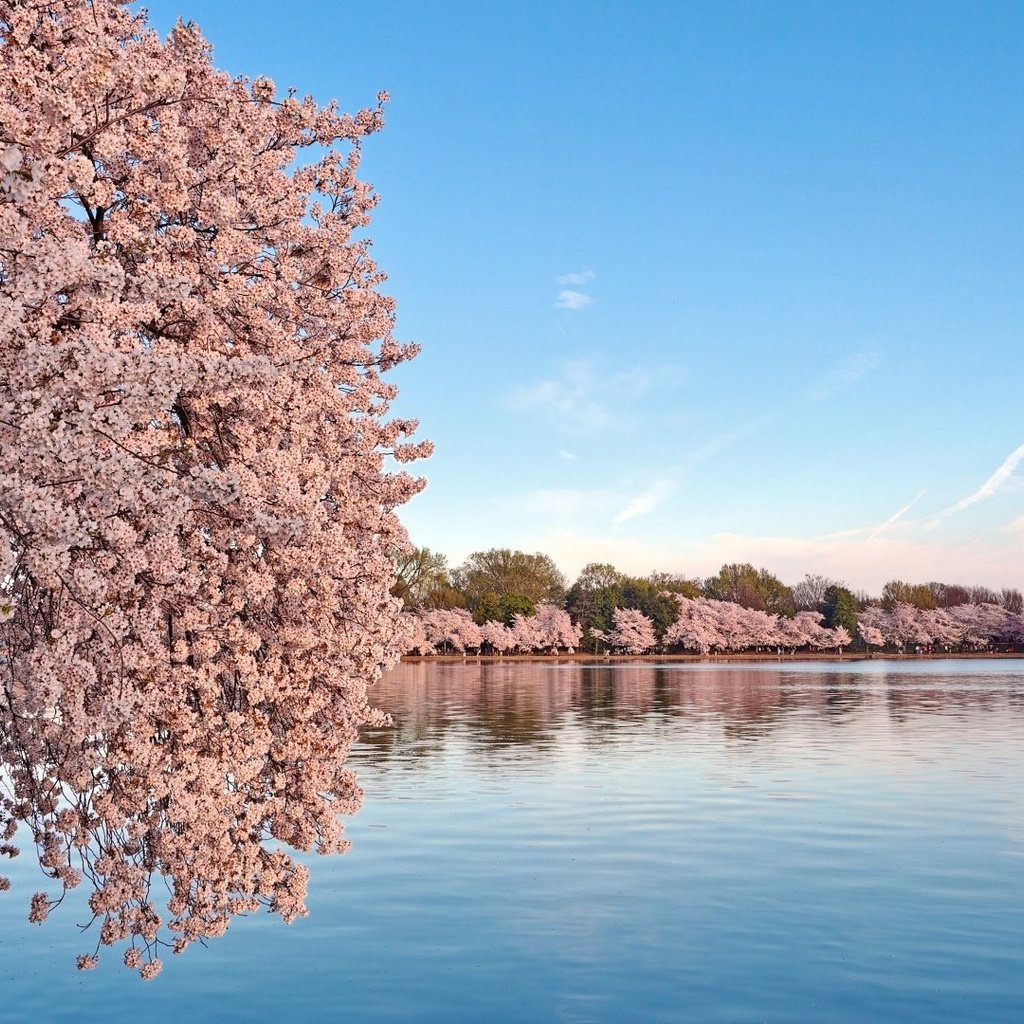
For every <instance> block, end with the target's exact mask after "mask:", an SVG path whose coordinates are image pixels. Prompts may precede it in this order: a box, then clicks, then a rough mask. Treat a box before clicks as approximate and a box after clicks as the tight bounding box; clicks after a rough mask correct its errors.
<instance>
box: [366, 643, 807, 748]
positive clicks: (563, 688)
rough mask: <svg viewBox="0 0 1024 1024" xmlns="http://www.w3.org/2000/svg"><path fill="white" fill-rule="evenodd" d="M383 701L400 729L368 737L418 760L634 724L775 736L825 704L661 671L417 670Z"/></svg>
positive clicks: (725, 678) (600, 734) (693, 673)
mask: <svg viewBox="0 0 1024 1024" xmlns="http://www.w3.org/2000/svg"><path fill="white" fill-rule="evenodd" d="M373 699H374V701H375V702H378V703H379V704H380V706H381V707H382V708H384V709H385V710H387V711H388V712H390V713H391V714H392V715H393V716H394V719H395V728H394V729H393V730H390V731H387V732H380V731H375V732H372V733H367V735H366V736H365V739H366V742H367V743H368V744H369V745H372V746H373V747H375V748H377V749H378V750H379V751H381V752H382V753H384V755H385V756H387V755H388V754H390V753H391V752H397V751H401V753H402V755H403V757H409V756H412V757H415V756H416V755H418V754H419V755H426V754H431V753H435V752H437V751H439V750H440V749H441V747H442V746H443V744H444V741H445V737H446V735H447V734H448V733H449V732H450V731H451V730H452V729H455V728H457V729H459V730H462V731H463V732H464V733H465V734H466V735H467V736H468V737H469V739H470V740H471V741H472V742H474V743H477V744H481V745H485V746H507V745H510V744H529V745H534V746H538V745H543V744H546V743H549V742H551V741H552V739H553V737H554V735H555V734H556V733H557V732H558V731H559V729H561V728H563V727H565V726H568V725H572V726H574V727H577V728H580V729H582V738H583V740H584V741H585V742H605V741H607V740H609V739H610V738H611V737H612V736H613V734H614V733H615V731H616V729H617V728H618V727H619V726H621V725H622V724H624V723H629V722H637V723H640V722H652V721H653V722H654V723H673V724H675V725H676V726H678V725H680V724H684V725H685V724H696V723H697V722H699V721H711V722H715V723H717V724H719V725H720V726H721V728H722V729H723V731H724V732H725V734H726V735H728V736H731V737H735V738H743V739H749V738H757V737H758V736H762V735H767V734H768V733H770V732H771V731H772V729H773V728H774V727H775V726H776V724H777V723H778V722H779V721H780V720H781V719H782V718H783V717H784V716H785V715H786V714H787V713H788V712H789V711H790V710H791V709H792V708H794V707H796V706H804V705H806V704H807V703H808V702H809V701H815V700H816V701H818V702H819V703H821V704H822V706H823V709H824V703H825V701H824V697H823V696H822V695H821V694H820V692H819V693H817V694H816V695H815V694H813V693H812V694H808V693H799V692H797V691H795V690H794V689H793V688H792V687H787V686H783V685H780V683H779V681H778V677H776V676H773V675H771V674H768V673H764V672H754V671H750V670H747V669H743V668H737V669H735V670H728V669H726V670H705V671H702V670H692V669H691V670H686V671H679V670H676V669H670V668H666V667H664V666H655V665H615V666H607V665H571V664H570V665H565V664H563V665H557V666H551V665H530V664H528V663H511V664H502V663H500V662H498V663H495V662H483V663H479V662H478V663H473V662H467V663H464V664H436V663H435V664H431V663H423V662H410V663H407V664H404V665H402V666H400V667H399V668H398V669H396V670H395V671H394V672H393V673H391V674H390V675H389V676H388V677H387V678H386V679H384V680H382V681H381V683H379V684H378V685H377V687H376V688H375V690H374V692H373Z"/></svg>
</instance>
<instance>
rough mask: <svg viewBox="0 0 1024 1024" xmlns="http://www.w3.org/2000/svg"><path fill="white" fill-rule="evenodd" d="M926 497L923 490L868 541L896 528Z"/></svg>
mask: <svg viewBox="0 0 1024 1024" xmlns="http://www.w3.org/2000/svg"><path fill="white" fill-rule="evenodd" d="M924 495H925V492H924V491H923V490H921V491H918V492H917V494H916V495H915V496H914V498H913V499H912V500H911V501H910V502H908V503H907V504H906V505H904V506H903V508H901V509H900V510H899V511H898V512H895V513H893V514H892V515H891V516H889V518H888V519H886V521H885V522H884V523H882V524H881V525H880V526H876V527H875V529H874V530H873V531H872V532H871V533H870V534H869V535H868V538H867V539H868V540H869V541H870V540H874V539H875V538H876V537H877V536H878V535H879V534H880V533H885V531H886V530H888V529H889V528H890V527H891V526H895V525H896V523H897V522H899V520H900V519H902V518H903V516H905V515H906V514H907V513H908V512H909V511H910V510H911V509H912V508H913V507H914V506H915V505H916V504H917V503H918V502H919V501H920V500H921V499H922V498H923V497H924Z"/></svg>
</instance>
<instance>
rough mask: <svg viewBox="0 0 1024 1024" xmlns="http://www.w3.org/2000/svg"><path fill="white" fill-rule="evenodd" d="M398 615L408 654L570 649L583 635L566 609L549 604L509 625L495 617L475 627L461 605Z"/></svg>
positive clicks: (506, 652)
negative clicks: (400, 619)
mask: <svg viewBox="0 0 1024 1024" xmlns="http://www.w3.org/2000/svg"><path fill="white" fill-rule="evenodd" d="M402 618H403V626H402V629H403V635H404V636H405V638H406V639H405V645H406V646H405V649H406V652H407V653H409V654H420V655H423V654H464V653H466V652H468V651H474V652H478V653H479V652H488V653H492V654H510V653H517V654H533V653H555V652H558V651H565V652H569V653H572V652H573V651H575V649H576V648H577V647H578V646H579V642H580V636H581V635H582V629H581V628H580V627H579V626H577V625H576V624H574V623H573V621H572V619H571V618H570V617H569V613H568V612H567V611H565V610H564V609H562V608H557V607H555V606H554V605H550V604H541V605H538V607H537V610H536V612H535V613H534V614H533V615H521V614H517V615H515V616H513V619H512V625H511V626H506V625H505V624H504V623H503V622H496V621H493V620H488V621H487V622H485V623H483V625H477V623H476V622H474V621H473V616H472V615H471V614H470V612H469V611H468V610H467V609H465V608H424V609H418V610H416V611H412V612H407V613H405V614H404V615H403V616H402Z"/></svg>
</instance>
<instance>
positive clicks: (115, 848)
mask: <svg viewBox="0 0 1024 1024" xmlns="http://www.w3.org/2000/svg"><path fill="white" fill-rule="evenodd" d="M385 98H386V97H384V96H383V95H381V96H380V97H379V100H380V102H381V103H383V101H384V99H385ZM381 125H382V109H381V106H380V104H378V105H377V106H376V107H373V108H370V109H365V110H360V111H359V112H358V113H356V114H354V115H349V114H345V113H342V112H340V111H339V110H338V108H337V107H336V106H335V105H333V104H332V105H330V106H326V107H323V106H318V105H317V104H316V103H315V102H313V100H312V99H309V98H306V99H303V98H300V97H298V96H296V95H294V94H293V93H284V94H282V93H280V92H279V91H278V89H277V88H276V87H275V85H274V83H273V82H271V81H270V80H269V79H266V78H257V79H255V80H254V81H249V80H246V79H241V78H232V77H230V76H228V75H226V74H224V73H222V72H220V71H217V70H216V69H215V68H214V67H213V65H212V63H211V51H210V47H209V45H208V44H207V43H206V41H205V40H204V39H203V38H202V36H201V35H200V33H199V31H198V29H197V28H195V27H194V26H192V25H184V24H181V23H179V24H178V25H177V26H176V27H175V28H174V30H173V31H172V32H171V34H170V36H169V37H168V39H167V40H166V42H162V41H161V40H160V39H159V38H158V37H157V36H156V34H155V33H154V32H153V31H152V30H151V29H149V27H148V26H147V24H146V22H145V16H144V14H143V13H140V12H134V11H133V10H131V9H130V8H129V7H128V5H127V4H125V3H121V2H114V0H91V2H85V0H50V2H47V3H45V4H28V3H20V2H11V0H3V2H0V322H2V331H3V337H2V345H0V667H2V674H3V702H2V705H0V786H4V787H6V788H7V790H8V794H9V798H8V799H6V800H4V801H0V834H3V835H6V836H7V837H8V838H10V836H11V835H12V834H13V831H14V829H15V828H16V827H17V825H18V822H19V821H25V822H27V824H28V825H29V827H30V829H31V833H32V834H33V835H34V838H35V841H36V844H37V845H38V847H39V849H40V851H41V856H42V860H41V862H42V865H43V867H44V870H45V872H46V874H47V875H48V877H49V878H50V880H51V885H52V888H51V892H49V893H38V894H36V896H34V897H33V898H32V901H31V910H30V914H31V918H32V920H37V921H38V920H42V918H43V917H45V916H46V913H47V911H48V910H49V909H50V907H52V906H53V905H54V904H55V903H57V902H59V900H60V898H61V896H62V893H63V891H64V890H65V889H67V888H69V887H71V886H73V885H77V884H79V883H80V882H82V881H83V871H82V870H81V865H82V864H83V863H84V864H85V866H86V867H85V871H84V878H85V879H86V880H87V881H88V883H89V884H90V885H91V886H92V887H93V890H94V892H93V895H92V898H91V899H90V905H91V907H92V908H93V911H94V913H95V915H96V918H97V919H98V924H97V931H98V940H97V947H96V948H95V949H94V950H93V951H92V952H88V953H83V955H82V957H81V958H80V966H82V967H91V966H93V965H94V964H95V962H96V958H97V953H98V947H99V945H112V944H115V943H120V942H124V943H126V944H127V950H126V952H125V963H126V964H127V965H128V966H130V967H135V968H137V969H139V970H140V971H141V972H142V973H143V976H144V977H151V976H152V975H153V974H154V973H155V972H156V971H157V970H159V963H160V961H159V957H158V955H157V954H158V953H159V950H160V947H161V945H162V944H165V943H166V944H169V945H172V946H173V947H174V948H175V950H180V949H183V948H184V947H185V946H187V945H188V944H189V943H190V942H191V941H194V940H197V939H199V940H201V939H203V938H206V937H209V936H213V935H217V934H220V933H221V932H223V930H224V928H225V927H226V926H227V921H228V920H229V918H230V917H231V916H232V915H233V914H236V913H241V912H244V911H246V910H251V909H253V908H254V907H258V906H259V905H261V904H263V905H266V906H268V907H270V908H271V909H272V910H274V911H276V912H277V913H279V914H281V915H282V916H283V917H284V918H286V919H290V918H292V917H294V916H295V915H297V914H301V913H304V903H303V898H304V891H305V878H306V872H305V868H304V867H302V866H301V865H300V864H298V863H297V862H296V861H294V860H293V859H292V858H290V857H289V856H287V855H286V854H285V853H284V852H282V851H280V850H275V849H274V848H273V847H272V846H271V845H268V844H267V843H266V842H265V841H266V840H267V839H271V838H273V839H277V840H280V841H283V842H285V843H288V844H290V845H291V846H293V847H296V848H300V849H303V850H305V849H310V848H313V847H316V848H317V849H320V850H323V851H330V850H340V849H343V848H344V846H345V840H344V839H343V837H342V833H341V825H340V823H339V819H338V814H339V812H347V811H352V810H354V809H355V808H356V807H357V806H358V803H359V798H360V793H359V789H358V787H357V786H356V783H355V780H354V778H353V776H352V774H351V773H350V772H349V771H348V769H347V768H346V767H345V766H344V762H345V755H346V752H347V749H348V746H349V744H350V743H351V741H352V739H353V738H354V736H355V735H356V730H357V729H358V727H359V726H361V725H363V724H365V723H368V722H373V721H376V720H377V716H376V715H375V713H374V712H373V711H372V709H371V708H370V707H369V706H368V704H367V696H366V684H367V683H368V682H370V681H372V680H373V679H375V678H376V677H377V676H378V675H379V673H380V672H381V670H382V669H383V667H385V666H386V665H388V664H390V663H392V662H393V661H394V660H395V659H396V658H397V657H398V656H399V655H400V654H401V650H402V638H401V636H400V634H399V631H398V630H397V628H396V622H397V616H398V607H399V602H398V601H396V600H395V599H394V598H393V597H392V596H391V595H390V593H389V590H390V588H391V586H392V582H393V578H394V571H393V562H392V555H393V552H394V551H396V550H400V549H401V548H402V547H403V546H404V545H405V544H406V543H407V541H406V537H405V533H404V530H403V528H402V527H401V525H400V523H399V522H398V520H397V518H396V515H395V509H396V507H397V506H399V505H401V504H402V503H403V502H404V501H406V500H407V499H408V498H409V497H410V496H411V495H412V494H414V493H415V492H416V491H417V490H418V489H419V487H420V483H419V481H417V480H416V479H414V478H412V477H410V476H409V475H408V474H407V473H405V472H403V471H401V469H400V467H399V468H398V469H393V468H389V466H390V462H389V461H388V460H389V459H393V460H395V461H397V462H399V463H401V462H405V461H408V460H410V459H413V458H416V457H418V456H421V455H425V454H426V453H427V451H428V446H426V445H424V444H413V443H411V442H409V441H408V440H407V438H408V437H409V436H410V434H411V433H412V432H413V431H414V430H415V427H416V424H415V423H414V422H413V421H408V420H402V419H389V418H388V406H389V403H390V402H391V401H392V399H393V398H394V397H395V394H396V391H395V388H394V386H393V385H392V384H390V383H387V382H386V381H385V379H384V374H385V372H386V371H387V370H389V369H390V368H391V367H393V366H394V365H396V364H397V363H400V362H403V361H405V360H407V359H409V358H410V357H412V356H413V355H414V354H415V352H416V348H415V346H412V345H405V344H400V343H399V342H397V341H396V340H395V339H394V338H393V336H392V326H393V319H394V303H393V302H392V300H391V299H390V298H387V297H386V296H384V295H383V294H381V292H380V291H379V286H380V284H381V282H382V281H383V275H382V273H381V272H380V271H379V270H378V269H377V267H376V265H375V264H374V262H373V261H372V260H371V258H370V255H369V240H368V239H366V238H365V237H363V236H362V231H363V229H364V228H365V226H366V225H367V223H368V221H369V215H370V211H371V210H372V208H373V206H374V205H375V202H376V198H375V196H374V195H373V193H372V191H371V189H370V187H369V186H368V185H367V184H365V183H364V182H362V181H361V180H360V179H359V177H358V173H357V172H358V166H359V159H360V152H361V144H362V141H363V140H364V138H366V137H367V136H368V135H370V134H371V133H373V132H376V131H377V130H378V129H379V128H380V127H381ZM76 865H77V866H76ZM161 875H162V876H164V878H165V879H166V881H167V885H168V886H169V887H170V890H171V898H170V901H169V903H168V904H167V908H166V913H165V910H164V908H161V907H159V906H158V905H157V903H156V892H157V890H156V889H153V890H151V888H150V880H151V879H152V878H153V877H154V876H161ZM0 881H6V880H0ZM6 887H7V886H6V885H3V886H0V888H6Z"/></svg>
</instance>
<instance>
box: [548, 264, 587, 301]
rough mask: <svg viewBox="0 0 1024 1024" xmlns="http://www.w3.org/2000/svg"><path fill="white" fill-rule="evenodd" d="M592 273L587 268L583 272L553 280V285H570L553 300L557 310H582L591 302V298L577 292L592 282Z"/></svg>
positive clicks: (563, 275) (574, 272) (575, 272)
mask: <svg viewBox="0 0 1024 1024" xmlns="http://www.w3.org/2000/svg"><path fill="white" fill-rule="evenodd" d="M594 276H595V275H594V272H593V271H592V270H591V269H590V268H589V267H588V268H586V269H585V270H576V271H573V272H572V273H569V274H561V275H560V276H558V277H556V278H555V284H560V285H571V286H572V287H569V288H563V289H562V290H561V291H560V292H559V293H558V297H557V298H556V299H555V307H556V308H557V309H584V308H586V307H587V306H589V305H590V304H591V303H592V302H593V301H594V299H593V297H592V296H590V295H588V294H587V293H586V292H581V291H578V290H577V289H579V288H581V287H582V286H583V285H587V284H590V282H591V281H593V280H594Z"/></svg>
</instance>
